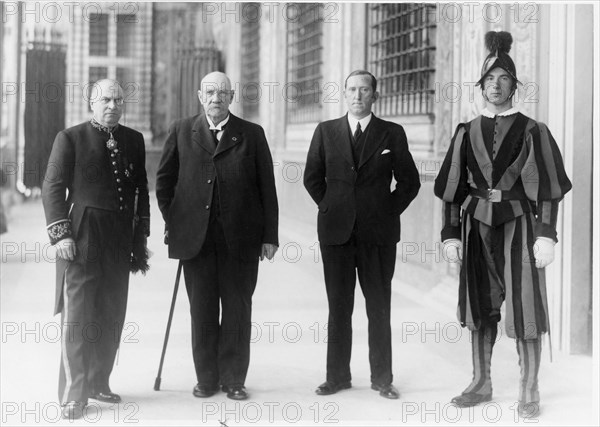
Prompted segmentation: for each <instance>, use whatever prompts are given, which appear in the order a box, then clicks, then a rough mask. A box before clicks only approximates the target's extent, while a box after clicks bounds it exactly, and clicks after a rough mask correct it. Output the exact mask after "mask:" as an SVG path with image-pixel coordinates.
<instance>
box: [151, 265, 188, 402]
mask: <svg viewBox="0 0 600 427" xmlns="http://www.w3.org/2000/svg"><path fill="white" fill-rule="evenodd" d="M181 267H182V264H181V261H179V265H178V266H177V276H176V277H175V288H174V289H173V299H172V300H171V310H170V311H169V320H168V321H167V331H166V332H165V342H164V343H163V349H162V354H161V355H160V364H159V365H158V374H157V375H156V379H155V380H154V390H156V391H158V390H160V381H161V378H160V375H161V374H162V368H163V363H164V361H165V353H166V351H167V343H168V342H169V333H170V332H171V321H172V320H173V310H174V309H175V300H177V290H178V289H179V279H180V278H181Z"/></svg>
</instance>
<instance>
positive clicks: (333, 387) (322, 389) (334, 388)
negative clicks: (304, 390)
mask: <svg viewBox="0 0 600 427" xmlns="http://www.w3.org/2000/svg"><path fill="white" fill-rule="evenodd" d="M350 387H352V383H351V382H350V381H344V382H341V383H334V382H331V381H325V382H324V383H323V384H321V385H320V386H319V387H317V389H316V390H315V393H317V394H318V395H319V396H327V395H329V394H335V393H337V392H338V391H340V390H346V389H349V388H350Z"/></svg>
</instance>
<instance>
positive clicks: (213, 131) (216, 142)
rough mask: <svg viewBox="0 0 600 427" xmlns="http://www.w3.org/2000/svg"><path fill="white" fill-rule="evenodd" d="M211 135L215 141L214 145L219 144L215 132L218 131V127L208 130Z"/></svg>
mask: <svg viewBox="0 0 600 427" xmlns="http://www.w3.org/2000/svg"><path fill="white" fill-rule="evenodd" d="M210 131H211V133H212V136H213V142H214V143H215V147H216V146H217V145H219V138H217V134H218V133H219V129H211V130H210Z"/></svg>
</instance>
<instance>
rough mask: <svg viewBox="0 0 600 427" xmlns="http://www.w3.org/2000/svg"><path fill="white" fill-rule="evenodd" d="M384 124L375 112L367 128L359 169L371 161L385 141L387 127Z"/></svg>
mask: <svg viewBox="0 0 600 427" xmlns="http://www.w3.org/2000/svg"><path fill="white" fill-rule="evenodd" d="M383 124H384V123H383V121H382V120H380V119H379V118H377V117H375V114H373V117H371V121H370V122H369V125H368V126H367V129H366V133H365V141H364V144H365V145H364V148H363V150H362V154H361V156H360V162H359V164H358V168H359V169H360V168H362V167H363V165H364V164H365V163H367V161H369V159H370V158H371V157H372V156H373V154H375V153H376V152H377V151H378V149H379V147H380V146H381V145H383V144H384V143H385V141H384V139H385V138H384V136H385V133H386V132H385V130H386V129H385V126H383Z"/></svg>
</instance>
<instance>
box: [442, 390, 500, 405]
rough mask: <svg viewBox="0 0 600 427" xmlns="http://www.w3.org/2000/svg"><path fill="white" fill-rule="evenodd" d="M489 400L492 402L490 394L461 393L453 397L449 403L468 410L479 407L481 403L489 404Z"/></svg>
mask: <svg viewBox="0 0 600 427" xmlns="http://www.w3.org/2000/svg"><path fill="white" fill-rule="evenodd" d="M490 400H492V393H488V394H479V393H463V394H461V395H460V396H456V397H453V398H452V400H451V401H450V403H453V404H455V405H456V406H458V407H459V408H469V407H471V406H475V405H479V404H480V403H482V402H489V401H490Z"/></svg>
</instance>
